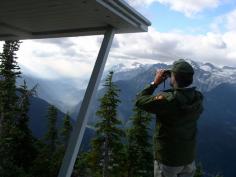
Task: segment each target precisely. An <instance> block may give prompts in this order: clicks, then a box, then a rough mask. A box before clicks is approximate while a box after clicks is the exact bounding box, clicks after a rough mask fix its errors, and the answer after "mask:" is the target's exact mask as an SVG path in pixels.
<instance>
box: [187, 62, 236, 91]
mask: <svg viewBox="0 0 236 177" xmlns="http://www.w3.org/2000/svg"><path fill="white" fill-rule="evenodd" d="M190 63H191V65H192V66H193V67H194V69H195V81H194V84H197V85H198V87H199V89H200V90H201V91H203V92H206V91H210V90H212V89H214V88H215V87H216V86H218V85H220V84H223V83H230V84H234V83H236V68H233V67H228V66H224V67H218V66H215V65H213V64H211V63H197V62H194V61H190Z"/></svg>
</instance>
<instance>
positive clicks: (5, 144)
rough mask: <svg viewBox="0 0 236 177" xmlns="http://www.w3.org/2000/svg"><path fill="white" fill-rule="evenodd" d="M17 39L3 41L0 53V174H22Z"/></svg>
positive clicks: (5, 176)
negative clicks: (19, 150) (17, 91)
mask: <svg viewBox="0 0 236 177" xmlns="http://www.w3.org/2000/svg"><path fill="white" fill-rule="evenodd" d="M19 46H20V42H19V41H5V43H4V45H3V52H2V53H0V77H1V79H0V159H1V160H0V176H4V177H8V176H9V177H12V176H23V175H24V170H23V169H22V168H21V167H19V166H17V159H18V156H19V154H18V143H19V136H20V135H21V131H20V130H19V129H18V127H17V114H18V107H17V101H18V96H17V94H16V79H17V77H19V76H20V71H19V69H20V68H19V66H18V65H17V62H16V59H17V57H16V52H17V51H18V50H19Z"/></svg>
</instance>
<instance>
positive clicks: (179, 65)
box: [171, 59, 194, 74]
mask: <svg viewBox="0 0 236 177" xmlns="http://www.w3.org/2000/svg"><path fill="white" fill-rule="evenodd" d="M171 71H172V72H175V73H186V74H194V70H193V67H192V66H191V65H190V64H189V63H188V62H186V61H185V60H183V59H179V60H177V61H175V62H174V63H173V65H172V68H171Z"/></svg>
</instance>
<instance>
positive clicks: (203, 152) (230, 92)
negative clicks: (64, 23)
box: [34, 60, 236, 177]
mask: <svg viewBox="0 0 236 177" xmlns="http://www.w3.org/2000/svg"><path fill="white" fill-rule="evenodd" d="M189 62H190V63H191V64H192V66H193V67H194V69H195V76H194V83H193V85H195V86H197V88H198V89H199V90H201V91H202V92H203V94H204V98H205V99H204V108H205V110H204V113H203V114H202V116H201V118H200V120H199V127H198V130H199V134H198V160H199V161H201V162H202V164H203V167H204V169H205V170H206V171H207V172H210V173H215V172H221V173H222V174H223V175H224V177H235V176H236V169H235V166H236V161H235V159H236V152H235V149H236V110H235V104H234V103H235V100H236V68H233V67H227V66H224V67H218V66H215V65H213V64H210V63H198V62H194V61H191V60H190V61H189ZM160 68H163V69H166V68H170V65H167V64H163V63H158V64H152V65H151V64H150V65H142V64H140V63H134V65H132V66H129V67H126V66H125V65H123V64H122V65H117V66H114V67H113V68H112V69H113V70H115V75H114V80H115V83H116V84H117V85H118V87H119V88H120V89H121V92H120V100H121V104H120V105H119V107H118V114H119V118H120V119H121V120H122V122H123V125H124V127H129V126H130V121H129V119H130V117H131V115H132V108H133V101H134V99H135V96H136V94H137V93H138V92H139V91H141V90H142V89H143V88H144V86H145V85H148V84H149V83H150V82H151V81H152V80H153V77H154V75H155V72H156V70H157V69H160ZM105 73H106V72H105ZM42 83H43V81H42ZM59 83H62V82H59ZM48 84H49V85H50V86H51V88H53V89H47V88H46V86H45V85H43V84H42V85H41V86H42V87H43V89H44V91H45V93H44V94H45V95H50V93H51V92H52V94H54V92H56V91H55V90H57V87H59V86H60V84H58V83H57V81H55V84H54V83H53V81H51V82H49V81H47V84H46V85H48ZM65 84H68V88H70V86H71V83H70V82H68V83H65ZM168 87H169V81H166V85H165V88H168ZM99 88H100V89H99V91H98V93H97V95H96V98H95V101H94V102H93V103H92V108H91V109H90V111H89V125H91V126H93V125H94V124H95V122H96V121H97V120H98V117H97V116H96V115H95V112H96V110H97V108H98V106H99V102H98V98H100V97H101V96H102V95H103V94H104V91H105V90H104V88H103V87H102V83H101V86H100V87H99ZM165 88H164V85H161V86H160V87H159V88H158V89H157V91H159V90H163V89H165ZM59 90H60V89H59ZM68 90H69V89H68ZM72 90H74V88H72ZM63 91H64V92H63ZM65 92H68V91H67V89H66V90H63V89H62V90H60V94H61V95H62V96H63V95H64V94H66V93H65ZM58 93H59V92H58ZM78 93H79V92H77V91H75V92H73V91H71V92H70V93H68V94H70V96H72V97H76V96H77V97H76V99H78V97H79V99H78V100H82V95H83V93H84V91H83V90H81V95H80V94H78ZM55 95H56V94H55ZM45 99H48V97H47V96H45ZM54 101H55V100H54ZM66 101H70V100H67V99H66ZM52 102H53V101H52ZM37 104H39V105H40V104H41V103H37ZM37 104H36V105H37ZM58 104H60V102H58ZM80 104H81V103H78V104H77V105H76V106H75V107H74V108H71V110H74V112H73V114H72V115H73V118H74V119H75V118H76V116H77V114H78V110H79V107H80ZM59 106H60V105H59ZM34 114H36V113H34ZM41 117H42V116H41ZM40 120H42V118H41V119H40V117H39V118H37V121H40ZM153 120H154V119H153ZM153 122H154V121H153ZM37 123H39V122H35V124H37ZM151 126H152V127H154V123H152V125H151ZM42 131H44V130H43V129H42ZM93 135H94V131H93V130H92V129H86V132H85V136H84V140H83V141H84V143H83V147H82V149H83V150H85V149H87V148H89V140H90V139H91V138H92V137H93Z"/></svg>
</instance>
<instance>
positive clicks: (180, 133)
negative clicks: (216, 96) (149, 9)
mask: <svg viewBox="0 0 236 177" xmlns="http://www.w3.org/2000/svg"><path fill="white" fill-rule="evenodd" d="M193 75H194V69H193V67H192V66H191V65H190V64H189V63H188V62H186V61H185V60H183V59H180V60H177V61H175V62H174V63H173V66H172V68H171V70H159V71H157V72H156V76H155V78H154V81H153V82H152V83H151V84H150V85H149V86H148V87H147V88H145V89H144V90H143V91H142V92H141V93H140V94H138V96H137V100H136V106H137V107H139V108H140V109H142V110H145V111H147V112H150V113H153V114H156V122H157V123H156V129H155V135H154V147H155V150H154V152H155V153H154V154H155V155H154V157H155V159H154V177H193V176H194V173H195V170H196V166H195V157H196V134H197V120H198V119H199V117H200V114H201V113H202V111H203V103H202V102H203V95H202V94H201V92H199V91H197V90H196V88H195V87H189V86H190V85H191V84H192V82H193ZM168 77H170V85H171V87H172V88H171V89H168V90H164V91H161V92H159V93H158V94H157V95H153V92H154V91H155V89H156V88H157V87H158V86H159V85H160V84H161V83H162V82H164V81H165V80H166V79H167V78H168Z"/></svg>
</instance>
